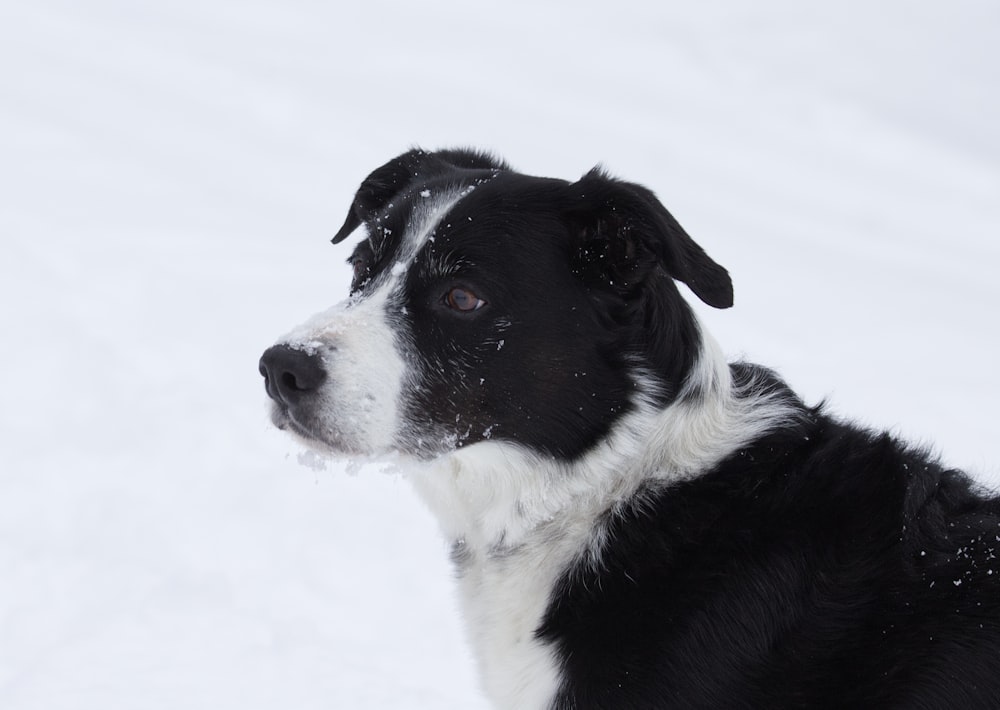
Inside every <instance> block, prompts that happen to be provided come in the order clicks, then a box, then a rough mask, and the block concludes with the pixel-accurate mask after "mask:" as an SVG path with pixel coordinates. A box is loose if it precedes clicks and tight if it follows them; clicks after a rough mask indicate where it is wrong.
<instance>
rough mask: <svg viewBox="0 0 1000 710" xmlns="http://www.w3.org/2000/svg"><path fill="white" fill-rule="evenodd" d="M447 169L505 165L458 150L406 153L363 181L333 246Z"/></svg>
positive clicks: (487, 156) (476, 154)
mask: <svg viewBox="0 0 1000 710" xmlns="http://www.w3.org/2000/svg"><path fill="white" fill-rule="evenodd" d="M449 168H451V169H453V168H460V169H465V170H506V169H507V165H506V163H504V162H503V161H502V160H499V159H497V158H494V157H493V156H491V155H489V154H487V153H480V152H477V151H474V150H467V149H461V148H459V149H452V150H441V151H437V152H434V153H429V152H427V151H425V150H421V149H420V148H414V149H413V150H409V151H407V152H405V153H403V154H402V155H400V156H397V157H395V158H393V159H392V160H390V161H389V162H388V163H386V164H385V165H383V166H381V167H379V168H376V169H375V170H373V171H372V173H371V174H370V175H369V176H368V177H366V178H365V179H364V181H363V182H362V183H361V187H359V188H358V191H357V192H356V193H355V195H354V202H353V203H351V209H350V210H349V211H348V213H347V219H345V220H344V225H343V226H342V227H341V228H340V230H339V231H338V232H337V233H336V234H335V235H334V237H333V239H332V240H331V241H332V242H333V243H334V244H339V243H340V242H342V241H344V240H345V239H346V238H347V236H348V235H349V234H350V233H351V232H353V231H354V230H355V229H357V228H358V227H360V226H361V224H362V223H364V222H366V221H368V220H370V219H372V218H373V217H374V216H375V215H376V214H377V213H378V211H379V210H381V209H382V208H384V207H385V206H386V205H387V204H389V202H390V200H392V198H393V197H395V196H396V195H398V194H399V193H400V192H402V191H403V190H405V189H406V187H407V186H408V185H409V184H410V183H412V182H414V181H415V180H418V179H421V178H428V177H432V176H433V175H435V174H438V173H441V172H444V171H445V170H447V169H449Z"/></svg>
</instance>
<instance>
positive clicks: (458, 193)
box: [392, 185, 476, 276]
mask: <svg viewBox="0 0 1000 710" xmlns="http://www.w3.org/2000/svg"><path fill="white" fill-rule="evenodd" d="M475 189H476V186H475V185H465V186H463V187H454V188H450V189H446V190H441V191H440V192H436V193H435V192H433V191H431V190H423V191H422V192H421V193H420V198H419V199H417V200H416V201H415V202H414V203H413V211H412V212H411V213H410V219H409V220H408V222H407V226H406V233H405V234H403V241H402V243H401V244H400V245H399V252H398V253H397V255H396V263H395V265H394V267H393V269H392V275H393V276H399V275H400V274H402V273H404V272H405V271H406V270H407V269H408V268H409V267H410V264H412V263H413V259H414V258H415V257H416V255H417V254H418V253H419V252H420V250H421V249H422V248H423V247H424V245H425V244H427V241H428V240H429V239H431V235H433V234H434V230H436V229H437V228H438V225H439V224H441V220H442V219H444V217H445V216H446V215H447V214H448V213H449V212H450V211H451V210H452V209H453V208H454V207H455V205H457V204H458V203H459V201H460V200H461V199H462V198H463V197H465V196H467V195H468V194H469V193H471V192H472V191H473V190H475Z"/></svg>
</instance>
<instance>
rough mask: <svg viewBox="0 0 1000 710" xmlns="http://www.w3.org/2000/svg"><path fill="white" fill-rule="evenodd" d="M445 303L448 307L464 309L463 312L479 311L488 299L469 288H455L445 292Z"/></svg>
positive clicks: (457, 309)
mask: <svg viewBox="0 0 1000 710" xmlns="http://www.w3.org/2000/svg"><path fill="white" fill-rule="evenodd" d="M444 303H445V305H446V306H448V308H451V309H453V310H456V311H462V312H463V313H471V312H472V311H478V310H479V309H480V308H482V307H483V306H485V305H486V301H484V300H483V299H481V298H480V297H479V296H477V295H476V294H474V293H473V292H472V291H470V290H469V289H467V288H453V289H452V290H451V291H449V292H448V293H447V294H445V297H444Z"/></svg>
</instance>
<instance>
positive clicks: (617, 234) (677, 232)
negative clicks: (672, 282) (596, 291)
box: [564, 168, 733, 308]
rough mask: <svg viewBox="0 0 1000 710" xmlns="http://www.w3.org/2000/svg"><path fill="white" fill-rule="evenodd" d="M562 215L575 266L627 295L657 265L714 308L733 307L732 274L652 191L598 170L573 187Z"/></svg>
mask: <svg viewBox="0 0 1000 710" xmlns="http://www.w3.org/2000/svg"><path fill="white" fill-rule="evenodd" d="M569 189H570V190H571V206H570V207H569V209H568V210H566V212H565V213H564V219H565V220H566V222H567V224H568V225H569V227H570V230H571V231H572V232H574V233H575V235H576V237H577V239H578V240H579V241H578V250H577V254H576V263H575V264H574V270H575V271H576V272H577V273H578V274H580V275H581V277H583V278H584V279H586V280H588V281H589V282H595V280H596V281H597V282H599V283H603V284H604V286H605V287H608V288H611V289H613V290H615V291H617V292H619V293H621V294H623V295H627V294H628V293H631V292H633V291H634V290H635V289H636V288H637V287H639V286H640V285H641V284H642V283H643V282H645V280H646V279H647V278H649V277H650V275H651V274H652V273H653V272H654V271H655V270H656V269H657V268H662V269H663V270H664V271H665V272H666V273H667V274H669V275H670V276H671V277H673V278H674V279H676V280H677V281H682V282H684V283H685V284H687V285H688V287H689V288H690V289H691V290H692V291H693V292H694V294H695V295H696V296H698V298H700V299H701V300H702V301H704V302H705V303H707V304H708V305H710V306H714V307H715V308H729V307H730V306H732V305H733V284H732V281H731V280H730V278H729V273H728V272H727V271H726V270H725V269H724V268H722V267H721V266H719V265H718V264H717V263H715V262H714V261H712V259H710V258H709V256H708V255H707V254H706V253H705V252H704V250H702V248H701V247H700V246H698V245H697V244H695V242H694V240H693V239H691V237H689V236H688V234H687V232H685V231H684V229H683V228H682V227H681V226H680V224H678V223H677V220H676V219H674V217H673V215H671V214H670V213H669V212H668V211H667V208H666V207H664V206H663V205H662V204H661V203H660V201H659V200H658V199H657V198H656V195H654V194H653V193H652V192H651V191H650V190H648V189H646V188H644V187H642V186H641V185H636V184H634V183H629V182H623V181H621V180H615V179H614V178H611V177H609V176H608V175H606V174H604V173H603V172H602V171H601V170H599V169H597V168H595V169H594V170H591V171H590V172H589V173H587V174H586V175H584V176H583V178H581V179H580V181H579V182H576V183H573V184H572V185H570V186H569Z"/></svg>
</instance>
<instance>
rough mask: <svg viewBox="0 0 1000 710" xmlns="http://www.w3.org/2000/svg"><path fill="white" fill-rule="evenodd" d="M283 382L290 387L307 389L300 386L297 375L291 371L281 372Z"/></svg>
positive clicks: (292, 388) (299, 389) (300, 389)
mask: <svg viewBox="0 0 1000 710" xmlns="http://www.w3.org/2000/svg"><path fill="white" fill-rule="evenodd" d="M281 384H283V385H284V386H285V387H287V388H288V389H291V390H298V391H300V392H301V391H302V390H304V389H305V388H304V387H301V386H299V383H298V380H296V379H295V375H294V374H293V373H291V372H282V373H281Z"/></svg>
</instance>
